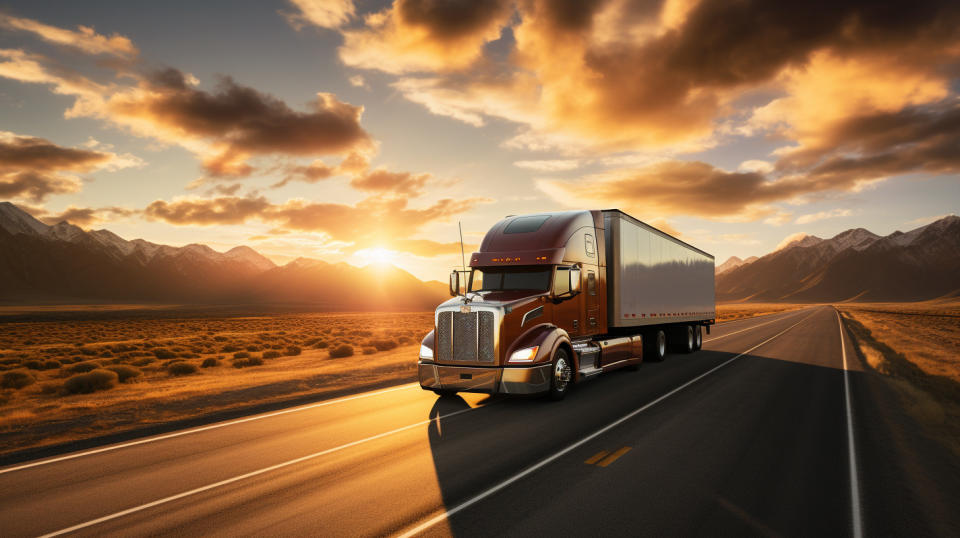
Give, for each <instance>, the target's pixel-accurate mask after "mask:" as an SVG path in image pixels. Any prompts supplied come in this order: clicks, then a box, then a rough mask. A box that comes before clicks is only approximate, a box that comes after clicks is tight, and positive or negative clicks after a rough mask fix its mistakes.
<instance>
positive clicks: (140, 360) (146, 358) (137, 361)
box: [130, 357, 157, 366]
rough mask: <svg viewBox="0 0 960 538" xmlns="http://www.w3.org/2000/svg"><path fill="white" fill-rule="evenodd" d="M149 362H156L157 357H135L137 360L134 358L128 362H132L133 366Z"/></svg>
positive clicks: (144, 364)
mask: <svg viewBox="0 0 960 538" xmlns="http://www.w3.org/2000/svg"><path fill="white" fill-rule="evenodd" d="M151 362H157V359H155V358H153V357H141V358H139V359H137V360H135V361H132V362H131V363H130V364H132V365H134V366H146V365H148V364H150V363H151Z"/></svg>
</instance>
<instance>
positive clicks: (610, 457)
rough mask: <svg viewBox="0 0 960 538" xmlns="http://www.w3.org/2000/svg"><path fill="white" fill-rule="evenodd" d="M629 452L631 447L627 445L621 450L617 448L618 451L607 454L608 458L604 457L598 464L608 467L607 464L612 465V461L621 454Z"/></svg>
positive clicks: (598, 465)
mask: <svg viewBox="0 0 960 538" xmlns="http://www.w3.org/2000/svg"><path fill="white" fill-rule="evenodd" d="M627 452H630V447H628V446H625V447H623V448H621V449H620V450H617V451H616V452H614V453H613V454H610V455H609V456H607V457H606V458H603V461H601V462H600V463H598V464H597V467H606V466H607V465H610V464H611V463H613V462H615V461H617V459H618V458H619V457H620V456H622V455H624V454H626V453H627Z"/></svg>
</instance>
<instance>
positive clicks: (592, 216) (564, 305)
mask: <svg viewBox="0 0 960 538" xmlns="http://www.w3.org/2000/svg"><path fill="white" fill-rule="evenodd" d="M713 280H714V258H713V256H711V255H710V254H707V253H706V252H704V251H702V250H700V249H698V248H696V247H693V246H691V245H689V244H687V243H685V242H684V241H681V240H679V239H677V238H676V237H673V236H671V235H669V234H667V233H665V232H663V231H661V230H658V229H657V228H655V227H653V226H650V225H648V224H645V223H643V222H641V221H639V220H637V219H635V218H633V217H631V216H630V215H628V214H626V213H624V212H623V211H620V210H618V209H607V210H589V211H587V210H584V211H564V212H554V213H539V214H532V215H519V216H509V217H506V218H504V219H503V220H501V221H499V222H497V224H495V225H494V226H493V227H492V228H491V229H490V231H488V232H487V234H486V236H485V237H484V238H483V242H482V243H481V244H480V250H479V251H478V252H474V253H473V254H471V255H470V263H469V266H466V265H464V267H463V268H462V269H455V270H454V271H453V272H452V273H451V274H450V295H451V296H452V298H451V299H450V300H448V301H446V302H444V303H442V304H440V305H439V306H438V307H437V309H436V312H435V314H434V328H433V330H432V331H430V332H429V333H428V334H427V335H426V336H425V337H424V338H423V341H422V342H421V344H420V354H419V360H418V374H419V378H420V386H421V387H422V388H423V389H425V390H432V391H434V392H436V393H438V394H441V395H445V394H456V393H457V392H484V393H490V394H538V393H545V394H548V395H549V397H551V398H552V399H561V398H563V397H564V396H565V395H566V394H567V393H568V391H569V390H570V388H571V386H573V385H574V384H576V383H580V382H582V381H585V380H587V379H590V378H592V377H594V376H596V375H599V374H601V373H604V372H609V371H612V370H617V369H620V368H631V367H632V368H636V367H637V366H639V364H640V363H641V362H643V361H645V360H646V361H662V360H664V358H665V357H666V354H667V351H668V350H671V351H677V352H681V353H693V352H695V351H697V350H698V349H700V346H701V344H702V341H703V336H702V335H703V328H704V327H706V330H707V332H708V334H709V330H710V325H712V324H713V323H714V322H715V319H716V305H715V303H714V282H713Z"/></svg>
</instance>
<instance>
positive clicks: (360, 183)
mask: <svg viewBox="0 0 960 538" xmlns="http://www.w3.org/2000/svg"><path fill="white" fill-rule="evenodd" d="M429 180H430V174H411V173H410V172H390V171H388V170H387V169H385V168H377V169H375V170H372V171H370V172H368V173H366V174H363V175H358V176H356V177H354V178H353V179H351V180H350V186H352V187H353V188H355V189H359V190H362V191H368V192H380V193H390V194H400V195H404V196H419V195H420V194H423V188H424V186H425V185H426V184H427V182H428V181H429Z"/></svg>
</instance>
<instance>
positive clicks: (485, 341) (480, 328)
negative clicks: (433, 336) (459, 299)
mask: <svg viewBox="0 0 960 538" xmlns="http://www.w3.org/2000/svg"><path fill="white" fill-rule="evenodd" d="M494 342H495V328H494V315H493V312H487V311H482V310H481V311H479V312H466V313H465V312H440V314H439V315H438V316H437V360H440V361H462V362H494V361H495V360H496V356H495V349H494V348H495V346H494Z"/></svg>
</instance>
